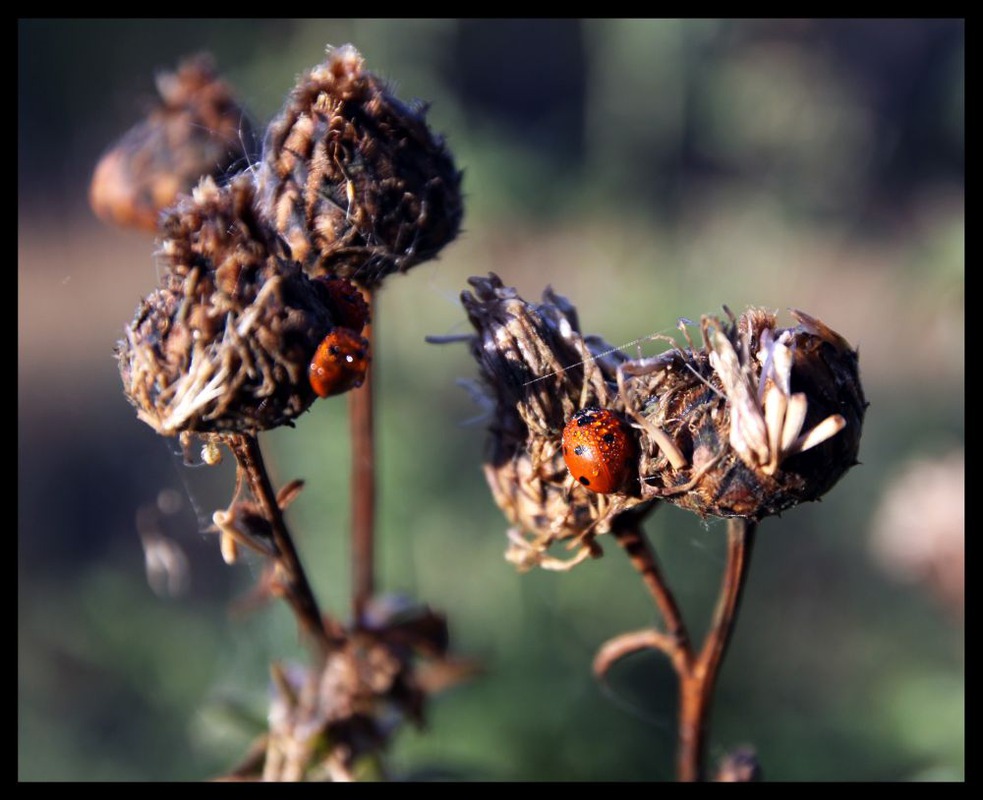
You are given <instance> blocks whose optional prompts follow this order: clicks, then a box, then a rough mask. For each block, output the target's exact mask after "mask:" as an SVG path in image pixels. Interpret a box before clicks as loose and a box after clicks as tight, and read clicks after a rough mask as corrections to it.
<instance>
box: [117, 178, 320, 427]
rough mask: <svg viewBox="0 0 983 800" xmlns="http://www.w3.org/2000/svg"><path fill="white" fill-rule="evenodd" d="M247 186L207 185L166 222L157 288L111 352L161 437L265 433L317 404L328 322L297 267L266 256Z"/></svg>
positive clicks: (242, 181)
mask: <svg viewBox="0 0 983 800" xmlns="http://www.w3.org/2000/svg"><path fill="white" fill-rule="evenodd" d="M252 200H253V187H252V183H251V181H250V180H249V179H248V178H247V177H239V178H237V179H235V180H234V181H233V182H232V183H231V184H229V185H228V186H227V187H224V188H219V187H218V186H217V185H216V184H215V182H214V181H212V180H211V179H210V178H205V179H203V180H202V182H201V184H200V185H199V186H198V187H197V188H196V189H195V190H194V192H193V194H192V196H191V197H186V198H184V199H183V200H182V201H181V202H179V203H178V204H177V205H176V206H175V207H174V208H173V209H172V210H171V211H170V212H168V214H167V215H166V216H165V218H164V220H163V223H162V231H163V235H164V237H165V238H164V239H163V242H162V244H161V248H160V251H159V253H158V256H159V258H160V261H161V264H162V266H163V269H164V276H163V279H162V285H161V286H160V287H159V288H158V289H157V290H155V291H154V292H153V293H152V294H151V295H150V296H149V297H147V298H146V299H145V300H144V301H143V302H142V303H141V304H140V306H139V308H138V309H137V312H136V316H135V317H134V319H133V321H132V322H131V323H130V324H129V325H128V326H127V327H126V329H125V332H124V338H123V340H122V341H121V342H120V343H119V345H118V347H117V355H118V359H119V365H120V373H121V375H122V378H123V387H124V391H125V393H126V396H127V397H128V399H129V400H130V402H131V403H133V405H134V406H136V408H137V413H138V416H139V417H140V418H141V419H142V420H143V421H144V422H146V423H147V424H148V425H150V426H151V427H153V428H154V429H155V430H156V431H157V432H158V433H160V434H162V435H165V436H171V435H174V434H176V433H180V432H182V431H194V432H230V431H238V432H244V433H245V432H248V433H254V432H256V431H260V430H267V429H269V428H273V427H276V426H279V425H283V424H289V423H290V422H291V421H292V420H294V419H295V418H296V417H298V416H299V415H300V414H302V413H303V412H304V411H306V410H307V409H308V408H309V407H310V405H311V403H312V402H313V401H314V399H315V394H314V391H313V389H312V388H311V385H310V382H309V380H308V366H309V364H310V361H311V358H312V357H313V354H314V352H315V350H316V349H317V346H318V343H319V342H321V341H322V340H323V339H324V337H325V335H326V334H327V333H328V332H329V331H330V330H331V329H332V328H333V327H334V325H335V320H334V319H333V318H332V316H331V311H330V309H329V308H328V306H327V305H326V302H325V300H326V298H325V296H324V294H323V292H322V291H321V290H320V289H319V288H318V287H317V286H316V285H315V284H314V282H313V281H312V280H310V279H309V278H308V277H307V276H306V275H305V274H304V272H303V271H302V270H301V268H300V266H299V265H298V264H296V263H293V262H289V261H284V260H282V259H280V258H279V257H277V256H275V255H273V254H271V253H270V252H269V250H268V249H267V245H266V241H265V239H266V234H265V233H264V228H263V226H262V224H261V223H260V222H259V221H258V220H257V219H256V217H255V216H254V215H253V213H252V205H253V204H252Z"/></svg>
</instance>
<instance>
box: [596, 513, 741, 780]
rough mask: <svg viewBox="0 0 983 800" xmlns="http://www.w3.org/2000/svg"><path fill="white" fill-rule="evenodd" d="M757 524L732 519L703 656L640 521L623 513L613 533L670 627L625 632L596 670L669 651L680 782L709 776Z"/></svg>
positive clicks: (606, 649)
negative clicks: (710, 745)
mask: <svg viewBox="0 0 983 800" xmlns="http://www.w3.org/2000/svg"><path fill="white" fill-rule="evenodd" d="M756 529H757V523H756V522H753V521H750V520H746V519H742V518H732V519H729V520H728V521H727V563H726V566H725V567H724V573H723V576H722V578H721V589H720V595H719V597H718V599H717V606H716V609H715V611H714V615H713V621H712V623H711V625H710V630H709V631H708V633H707V636H706V639H705V640H704V642H703V647H702V648H701V650H700V652H699V653H698V654H697V653H695V652H694V650H693V648H692V645H691V644H690V639H689V633H688V631H687V628H686V625H685V622H684V621H683V618H682V615H681V614H680V612H679V608H678V606H677V604H676V601H675V598H674V596H673V594H672V591H671V590H670V588H669V586H668V584H667V583H666V582H665V579H664V578H663V576H662V572H661V570H660V569H659V566H658V562H657V560H656V558H655V551H654V550H653V549H652V546H651V544H650V543H649V541H648V539H647V538H646V537H645V534H644V532H643V531H642V529H641V527H640V526H639V519H637V518H636V517H634V516H632V515H631V514H630V513H626V514H622V515H621V519H620V520H619V524H618V525H616V526H615V527H614V529H613V530H612V533H613V534H614V536H615V538H616V539H617V541H618V543H619V544H620V545H621V546H622V548H623V549H624V550H625V552H626V554H627V555H628V558H629V560H630V561H631V563H632V565H633V566H634V567H635V569H636V570H637V571H638V572H639V574H640V575H641V576H642V580H643V581H644V583H645V586H646V588H647V589H648V590H649V594H651V595H652V599H653V601H654V602H655V605H656V606H657V607H658V609H659V613H660V614H661V616H662V619H663V621H664V623H665V626H666V631H664V632H663V631H659V630H654V629H653V630H647V631H635V632H632V633H627V634H622V635H620V636H616V637H615V638H614V639H611V640H610V641H609V642H607V644H605V645H604V646H603V647H602V648H601V650H600V651H599V652H598V655H597V657H596V658H595V660H594V671H595V674H597V675H598V676H599V677H603V675H604V674H605V673H606V672H607V670H608V669H609V668H610V667H611V665H612V664H613V663H614V662H615V661H617V660H619V659H621V658H624V657H625V656H627V655H630V654H631V653H634V652H637V651H638V650H641V649H644V648H653V649H656V650H660V651H661V652H663V653H665V654H666V656H667V657H668V658H669V660H670V662H671V663H672V666H673V669H675V671H676V675H677V676H678V679H679V698H680V699H679V732H678V736H679V739H678V745H677V753H676V774H677V777H678V778H679V780H680V781H698V780H703V779H704V778H705V775H706V773H705V758H706V745H707V738H708V734H709V719H710V707H711V703H712V700H713V692H714V689H715V686H716V682H717V676H718V673H719V671H720V665H721V663H722V661H723V658H724V654H725V653H726V651H727V645H728V644H729V642H730V639H731V636H732V634H733V631H734V623H735V621H736V618H737V610H738V605H739V603H740V599H741V593H742V591H743V588H744V584H745V583H746V579H747V573H748V567H749V564H750V558H751V550H752V546H753V543H754V535H755V531H756Z"/></svg>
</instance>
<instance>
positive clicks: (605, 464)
mask: <svg viewBox="0 0 983 800" xmlns="http://www.w3.org/2000/svg"><path fill="white" fill-rule="evenodd" d="M637 453H638V448H637V446H636V444H635V438H634V436H633V434H632V431H631V428H630V427H629V426H628V423H627V422H625V420H624V419H623V418H622V417H621V416H619V415H618V414H616V413H615V412H614V411H610V410H608V409H605V408H598V407H597V406H588V407H586V408H582V409H580V410H579V411H577V412H576V413H575V414H574V415H573V416H572V417H571V418H570V421H569V422H567V424H566V426H565V427H564V428H563V460H564V461H565V462H566V465H567V469H568V470H570V474H571V475H572V476H573V477H574V480H576V481H577V482H578V483H580V484H581V485H583V486H586V487H587V488H588V489H590V490H591V491H594V492H598V493H600V494H610V493H612V492H617V491H619V490H620V489H621V488H622V487H623V486H624V485H625V483H626V482H627V481H628V478H629V476H630V475H631V473H632V467H633V465H634V463H635V459H636V457H637Z"/></svg>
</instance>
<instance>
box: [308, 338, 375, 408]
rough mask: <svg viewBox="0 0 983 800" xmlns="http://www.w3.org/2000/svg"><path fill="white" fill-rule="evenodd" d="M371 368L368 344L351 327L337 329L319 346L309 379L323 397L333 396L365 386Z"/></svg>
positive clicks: (312, 386)
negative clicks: (366, 375)
mask: <svg viewBox="0 0 983 800" xmlns="http://www.w3.org/2000/svg"><path fill="white" fill-rule="evenodd" d="M368 368H369V343H368V341H367V340H366V339H365V338H363V337H361V336H359V335H358V334H357V333H356V332H355V331H353V330H352V329H351V328H335V329H334V330H333V331H331V332H330V333H329V334H328V335H327V336H325V337H324V339H323V340H322V341H321V343H320V344H319V345H318V347H317V351H316V352H315V353H314V358H313V359H311V364H310V367H309V369H308V378H309V380H310V382H311V388H312V389H313V390H314V391H315V392H316V393H317V395H318V396H319V397H331V396H332V395H336V394H342V393H343V392H347V391H348V390H349V389H357V388H358V387H359V386H361V385H362V384H363V383H364V382H365V373H366V371H367V370H368Z"/></svg>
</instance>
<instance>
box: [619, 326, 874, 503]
mask: <svg viewBox="0 0 983 800" xmlns="http://www.w3.org/2000/svg"><path fill="white" fill-rule="evenodd" d="M728 313H729V312H728ZM792 315H793V316H794V317H795V319H796V320H797V321H798V323H799V324H798V325H797V326H796V327H794V328H779V327H777V323H776V317H775V315H774V314H772V313H770V312H767V311H764V310H762V309H757V308H752V309H749V310H748V311H746V312H745V313H744V314H742V315H741V316H740V318H738V319H734V318H733V317H731V318H730V319H729V320H728V321H727V322H722V321H721V320H719V319H718V318H716V317H704V318H703V320H702V324H701V333H702V338H703V346H702V347H696V346H693V345H692V342H690V345H691V346H690V347H689V348H687V349H685V350H683V349H680V348H678V347H677V348H675V349H673V350H670V351H668V352H666V353H663V354H662V355H659V356H656V357H654V358H648V359H639V360H637V361H631V362H628V363H626V364H625V365H623V367H622V369H621V374H620V375H619V379H620V381H621V383H620V387H621V393H622V395H623V400H624V403H625V407H626V409H627V410H628V412H629V414H630V415H631V416H632V418H633V419H634V420H635V421H636V422H637V424H638V425H639V428H640V443H641V453H642V454H641V461H640V465H639V479H640V482H641V485H642V495H643V496H644V497H659V498H663V499H665V500H667V501H669V502H671V503H674V504H676V505H679V506H681V507H683V508H687V509H690V510H691V511H695V512H696V513H697V514H699V515H700V516H703V517H707V516H717V517H745V518H748V519H754V520H760V519H762V518H764V517H767V516H769V515H772V514H779V513H781V512H782V511H785V510H786V509H788V508H791V507H792V506H794V505H796V504H798V503H802V502H806V501H809V500H817V499H819V497H821V496H822V495H823V494H825V493H826V492H828V491H829V490H830V489H831V488H832V487H833V485H834V484H836V482H837V481H838V480H839V479H840V478H841V477H842V476H843V474H844V473H845V472H846V471H847V470H848V469H849V468H850V467H852V466H854V465H855V464H856V463H857V453H858V450H859V446H860V434H861V429H862V426H863V419H864V413H865V411H866V408H867V401H866V399H865V397H864V393H863V389H862V387H861V384H860V374H859V368H858V359H857V352H856V350H854V349H853V348H852V347H850V345H849V344H848V343H847V342H846V340H844V339H843V337H841V336H840V335H839V334H837V333H836V332H835V331H833V330H831V329H830V328H829V327H827V326H826V325H825V324H823V323H822V322H820V321H819V320H817V319H815V318H813V317H811V316H809V315H808V314H805V313H804V312H802V311H793V312H792Z"/></svg>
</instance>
